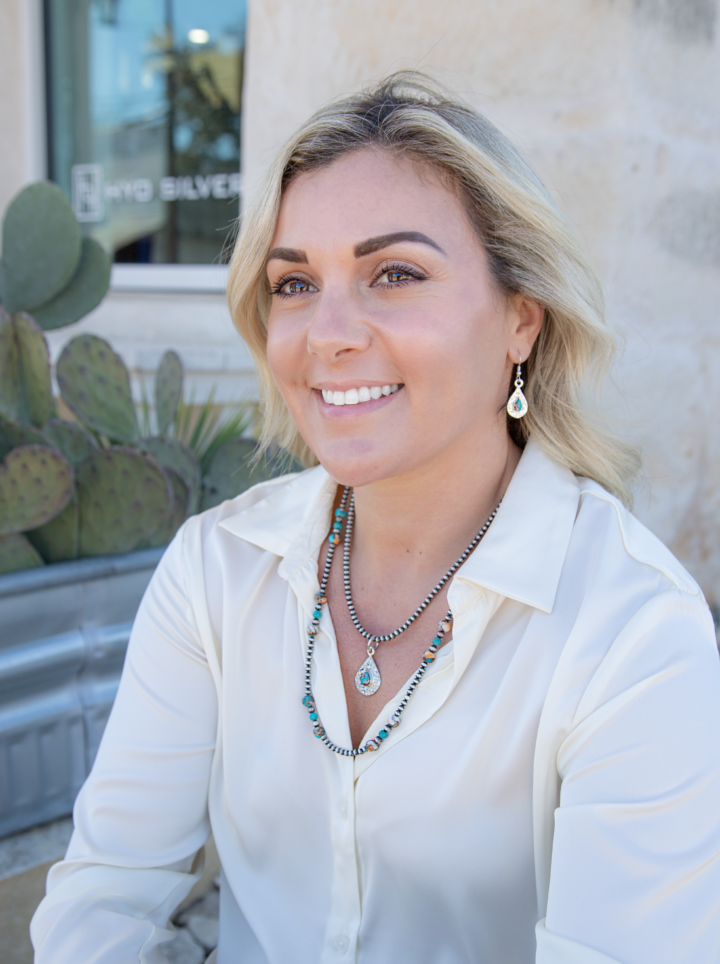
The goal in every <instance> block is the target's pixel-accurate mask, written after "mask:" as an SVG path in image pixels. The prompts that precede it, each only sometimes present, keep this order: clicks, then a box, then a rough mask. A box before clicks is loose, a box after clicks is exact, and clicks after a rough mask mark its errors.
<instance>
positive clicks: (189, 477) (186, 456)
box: [138, 437, 200, 515]
mask: <svg viewBox="0 0 720 964" xmlns="http://www.w3.org/2000/svg"><path fill="white" fill-rule="evenodd" d="M138 449H139V450H140V451H141V452H147V453H148V455H151V456H152V457H153V458H154V459H155V461H156V462H157V463H158V464H159V465H161V466H162V468H163V469H172V470H173V471H174V472H177V474H178V475H179V476H180V478H181V479H182V480H183V482H184V483H185V486H186V487H187V490H188V499H187V500H186V501H187V514H188V515H193V513H195V512H197V510H198V506H199V505H200V463H199V462H198V460H197V459H196V458H195V456H194V455H193V453H192V452H191V451H190V449H189V448H188V447H187V445H183V443H182V442H181V441H180V440H179V439H176V438H157V437H155V438H144V439H143V440H142V441H141V442H139V443H138Z"/></svg>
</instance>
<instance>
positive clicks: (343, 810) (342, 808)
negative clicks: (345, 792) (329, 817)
mask: <svg viewBox="0 0 720 964" xmlns="http://www.w3.org/2000/svg"><path fill="white" fill-rule="evenodd" d="M347 815H348V805H347V800H343V802H342V803H341V804H340V816H341V817H342V818H343V820H344V819H345V818H346V817H347Z"/></svg>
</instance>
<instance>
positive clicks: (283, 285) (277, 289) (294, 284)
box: [270, 278, 317, 298]
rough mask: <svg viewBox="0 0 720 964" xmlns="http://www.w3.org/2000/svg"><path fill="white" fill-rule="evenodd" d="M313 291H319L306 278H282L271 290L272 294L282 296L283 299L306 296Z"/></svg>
mask: <svg viewBox="0 0 720 964" xmlns="http://www.w3.org/2000/svg"><path fill="white" fill-rule="evenodd" d="M311 291H317V288H316V287H315V286H314V285H311V284H310V282H309V281H306V280H305V279H304V278H281V279H280V280H279V281H278V282H277V284H274V285H273V286H272V287H271V288H270V294H273V295H280V296H281V297H283V298H288V297H290V296H291V295H304V294H308V293H309V292H311Z"/></svg>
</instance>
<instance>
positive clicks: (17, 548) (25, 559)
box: [0, 533, 43, 575]
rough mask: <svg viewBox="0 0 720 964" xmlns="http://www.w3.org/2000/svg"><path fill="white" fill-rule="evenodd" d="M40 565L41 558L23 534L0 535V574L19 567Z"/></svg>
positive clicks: (26, 567)
mask: <svg viewBox="0 0 720 964" xmlns="http://www.w3.org/2000/svg"><path fill="white" fill-rule="evenodd" d="M42 565H43V561H42V558H41V557H40V555H39V553H38V552H37V550H36V549H35V548H33V546H31V545H30V543H29V542H28V540H27V539H26V538H25V536H22V535H20V533H13V534H12V535H10V536H0V575H2V574H3V573H6V572H18V571H19V570H20V569H36V568H37V567H38V566H42Z"/></svg>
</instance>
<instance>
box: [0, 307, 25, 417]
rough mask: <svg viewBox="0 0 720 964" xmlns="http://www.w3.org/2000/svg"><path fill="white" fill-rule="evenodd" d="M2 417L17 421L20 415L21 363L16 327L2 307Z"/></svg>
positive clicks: (0, 372) (0, 363)
mask: <svg viewBox="0 0 720 964" xmlns="http://www.w3.org/2000/svg"><path fill="white" fill-rule="evenodd" d="M0 415H2V416H4V417H5V418H9V419H11V420H13V421H15V420H16V419H17V418H18V417H19V415H20V363H19V358H18V347H17V341H16V339H15V326H14V325H13V321H12V318H11V317H10V315H9V314H8V313H7V312H6V311H5V310H4V309H3V307H2V306H0Z"/></svg>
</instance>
